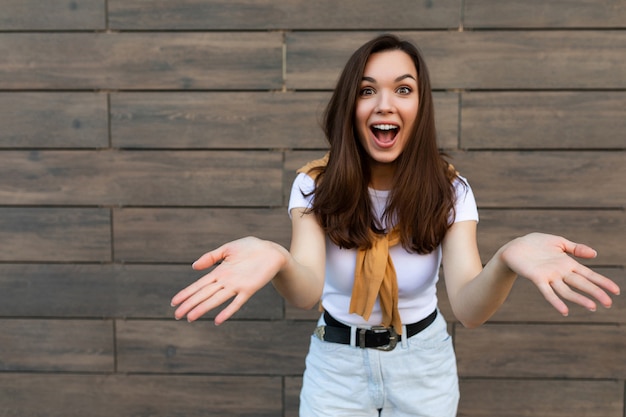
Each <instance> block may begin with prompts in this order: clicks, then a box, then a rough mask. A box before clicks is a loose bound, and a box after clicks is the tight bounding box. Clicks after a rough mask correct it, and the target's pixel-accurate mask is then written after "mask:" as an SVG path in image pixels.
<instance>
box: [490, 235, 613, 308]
mask: <svg viewBox="0 0 626 417" xmlns="http://www.w3.org/2000/svg"><path fill="white" fill-rule="evenodd" d="M569 255H573V256H575V257H577V258H582V259H591V258H595V257H596V255H597V253H596V251H595V250H593V249H592V248H590V247H589V246H587V245H584V244H581V243H575V242H571V241H569V240H567V239H565V238H563V237H560V236H554V235H547V234H542V233H531V234H529V235H526V236H523V237H520V238H517V239H514V240H512V241H511V242H509V243H508V244H507V245H505V246H504V247H503V248H502V252H501V256H502V259H503V260H504V262H505V263H506V264H507V265H508V267H509V268H510V269H511V270H513V271H514V272H515V273H517V274H518V275H520V276H522V277H525V278H527V279H529V280H530V281H532V282H533V283H534V284H535V285H536V286H537V288H539V291H541V293H542V294H543V296H544V297H545V298H546V300H548V302H550V304H552V305H553V306H554V308H556V309H557V311H559V312H560V313H561V314H563V315H564V316H567V315H568V313H569V309H568V307H567V305H566V304H565V302H564V301H563V300H567V301H570V302H573V303H576V304H580V305H581V306H583V307H585V308H586V309H587V310H590V311H595V310H596V303H595V302H594V301H593V300H592V298H595V299H596V300H597V301H598V302H599V303H600V304H602V305H603V306H604V307H606V308H609V307H611V305H612V300H611V297H610V296H609V294H607V292H608V293H612V294H615V295H619V293H620V288H619V287H618V286H617V284H616V283H615V282H613V281H611V280H610V279H609V278H607V277H605V276H603V275H600V274H598V273H597V272H594V271H593V270H591V269H590V268H588V267H586V266H584V265H581V264H580V263H579V262H577V261H576V260H575V259H573V258H572V257H571V256H569Z"/></svg>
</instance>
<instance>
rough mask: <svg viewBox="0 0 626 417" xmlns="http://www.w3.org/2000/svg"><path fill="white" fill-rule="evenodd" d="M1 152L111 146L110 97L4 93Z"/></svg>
mask: <svg viewBox="0 0 626 417" xmlns="http://www.w3.org/2000/svg"><path fill="white" fill-rule="evenodd" d="M0 108H1V109H2V112H0V126H2V132H1V133H0V148H38V149H45V148H105V147H108V146H109V138H108V136H109V132H108V117H109V116H108V111H107V96H106V94H94V93H0Z"/></svg>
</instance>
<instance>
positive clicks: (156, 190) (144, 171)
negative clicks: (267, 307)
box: [0, 150, 282, 206]
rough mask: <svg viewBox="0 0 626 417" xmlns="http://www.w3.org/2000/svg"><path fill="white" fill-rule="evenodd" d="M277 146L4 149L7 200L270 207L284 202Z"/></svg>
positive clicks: (1, 166)
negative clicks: (241, 148) (267, 148)
mask: <svg viewBox="0 0 626 417" xmlns="http://www.w3.org/2000/svg"><path fill="white" fill-rule="evenodd" d="M281 175H282V155H281V154H280V153H279V152H261V151H259V152H218V151H216V152H190V151H181V152H173V151H170V152H165V151H141V152H132V151H127V152H126V151H116V150H103V151H83V150H71V151H70V150H68V151H30V152H21V151H13V152H2V153H0V177H11V178H12V181H11V183H10V184H9V185H8V186H7V187H3V189H1V190H0V202H1V203H4V204H23V205H24V204H58V205H64V204H65V205H123V206H128V205H141V206H163V205H165V206H207V205H214V206H232V205H252V206H271V205H280V204H281V202H282V195H281V186H282V177H281Z"/></svg>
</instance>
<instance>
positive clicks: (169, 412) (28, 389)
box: [0, 374, 282, 417]
mask: <svg viewBox="0 0 626 417" xmlns="http://www.w3.org/2000/svg"><path fill="white" fill-rule="evenodd" d="M281 385H282V382H281V378H279V377H232V376H186V375H185V376H183V375H120V374H111V375H69V374H56V375H54V374H0V398H1V399H2V410H3V414H4V415H6V416H18V415H19V416H20V417H36V416H43V415H45V416H47V417H84V416H90V417H110V416H148V415H149V416H152V417H172V416H187V417H201V416H202V417H241V416H255V417H257V416H258V417H276V416H279V415H282V401H281ZM34 398H36V400H35V401H34V400H33V399H34Z"/></svg>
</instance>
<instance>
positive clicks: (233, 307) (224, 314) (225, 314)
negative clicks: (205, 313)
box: [215, 293, 250, 326]
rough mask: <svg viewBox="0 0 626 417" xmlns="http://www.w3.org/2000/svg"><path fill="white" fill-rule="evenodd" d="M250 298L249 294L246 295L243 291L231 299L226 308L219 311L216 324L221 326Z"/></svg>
mask: <svg viewBox="0 0 626 417" xmlns="http://www.w3.org/2000/svg"><path fill="white" fill-rule="evenodd" d="M248 299H250V297H249V296H245V295H243V294H242V293H240V294H237V296H236V297H235V298H234V299H233V301H231V303H230V304H228V306H226V308H224V309H223V310H222V311H220V312H219V314H218V315H217V316H215V325H216V326H219V325H220V324H222V323H224V322H225V321H226V320H228V319H229V318H231V317H232V316H233V314H235V313H236V312H237V311H239V309H240V308H241V307H242V306H243V305H244V304H245V303H246V302H247V301H248Z"/></svg>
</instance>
